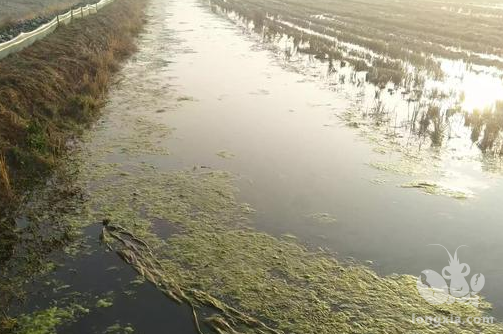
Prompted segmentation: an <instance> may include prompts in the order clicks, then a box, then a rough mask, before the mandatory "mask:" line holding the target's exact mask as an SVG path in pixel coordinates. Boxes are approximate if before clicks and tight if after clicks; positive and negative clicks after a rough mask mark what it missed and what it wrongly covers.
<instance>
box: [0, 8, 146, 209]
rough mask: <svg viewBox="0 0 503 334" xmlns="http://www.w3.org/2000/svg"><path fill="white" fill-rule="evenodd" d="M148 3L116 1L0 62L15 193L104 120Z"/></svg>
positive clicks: (4, 143)
mask: <svg viewBox="0 0 503 334" xmlns="http://www.w3.org/2000/svg"><path fill="white" fill-rule="evenodd" d="M145 2H146V0H120V1H116V2H115V3H113V4H111V5H109V6H107V7H105V8H104V9H103V10H102V11H100V12H99V13H98V14H97V15H93V16H89V17H87V18H85V19H81V20H77V21H75V22H74V23H72V24H71V25H69V26H65V27H61V28H59V29H58V30H57V31H56V32H55V33H53V34H52V35H50V36H48V37H47V38H45V39H43V40H41V41H39V42H37V43H35V44H34V45H33V46H31V47H29V48H27V49H25V50H23V51H22V52H20V53H18V54H15V55H11V56H9V57H7V58H5V59H3V60H1V61H0V154H1V155H2V157H3V158H2V159H3V160H2V161H3V162H2V166H3V167H4V170H5V171H9V173H10V179H7V178H6V179H7V180H10V181H9V182H8V186H9V188H10V189H11V193H14V194H15V193H16V192H18V190H20V189H25V188H26V187H30V186H31V185H32V183H33V181H32V180H33V179H37V177H38V178H40V177H41V176H43V175H46V174H47V173H48V172H49V171H50V170H51V167H52V166H53V165H54V164H55V162H56V161H57V158H58V156H59V155H60V154H61V153H62V152H63V151H64V146H65V145H64V144H65V142H66V140H67V138H68V137H69V136H72V135H74V134H75V133H76V132H78V131H79V130H80V129H81V127H82V126H83V125H86V124H89V123H90V122H91V121H92V120H94V119H95V118H96V116H97V115H98V114H99V107H100V105H101V104H102V102H103V100H104V98H105V96H106V93H107V89H108V88H109V86H110V83H111V78H112V76H113V73H114V72H116V71H117V70H118V69H119V64H120V62H121V61H122V60H124V58H126V57H127V56H128V55H130V54H131V53H132V52H133V51H134V50H135V44H134V37H135V35H136V34H137V33H138V32H139V30H140V28H141V26H142V24H143V19H144V18H143V7H144V5H145ZM5 175H7V176H9V175H8V173H6V174H5ZM2 180H4V178H3V176H2ZM2 182H3V183H2V184H4V185H6V184H7V183H5V181H2ZM1 204H2V203H0V207H1V206H2V205H1Z"/></svg>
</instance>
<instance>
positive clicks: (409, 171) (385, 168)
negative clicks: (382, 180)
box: [368, 159, 425, 175]
mask: <svg viewBox="0 0 503 334" xmlns="http://www.w3.org/2000/svg"><path fill="white" fill-rule="evenodd" d="M368 165H369V166H370V167H373V168H375V169H377V170H379V171H382V172H391V173H395V174H399V175H418V174H423V173H425V170H424V169H423V168H422V167H421V166H419V165H417V163H416V162H414V161H410V160H406V159H402V160H400V161H393V162H385V161H375V162H370V163H369V164H368Z"/></svg>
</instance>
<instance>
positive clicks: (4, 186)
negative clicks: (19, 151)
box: [0, 154, 12, 199]
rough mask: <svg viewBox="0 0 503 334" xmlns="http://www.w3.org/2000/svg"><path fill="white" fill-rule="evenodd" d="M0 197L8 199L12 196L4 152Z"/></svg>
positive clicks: (0, 169)
mask: <svg viewBox="0 0 503 334" xmlns="http://www.w3.org/2000/svg"><path fill="white" fill-rule="evenodd" d="M0 197H4V198H7V199H8V198H11V197H12V187H11V185H10V177H9V171H8V168H7V162H6V161H5V156H4V155H3V154H0Z"/></svg>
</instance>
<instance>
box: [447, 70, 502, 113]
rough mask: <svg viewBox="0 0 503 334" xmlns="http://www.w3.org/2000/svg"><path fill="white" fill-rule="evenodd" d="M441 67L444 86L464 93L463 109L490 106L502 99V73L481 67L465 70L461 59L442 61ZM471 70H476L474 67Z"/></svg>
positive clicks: (470, 109)
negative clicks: (443, 74)
mask: <svg viewBox="0 0 503 334" xmlns="http://www.w3.org/2000/svg"><path fill="white" fill-rule="evenodd" d="M442 69H443V70H444V72H445V73H446V74H447V81H446V87H448V89H449V90H455V91H457V92H459V93H464V102H463V103H462V107H463V110H464V111H467V112H470V113H471V112H473V110H475V109H479V110H483V109H485V108H488V107H490V108H492V107H493V106H494V104H495V102H496V101H498V100H503V79H502V76H503V74H502V73H501V72H500V71H497V70H494V71H492V70H491V69H490V68H487V67H481V69H482V70H481V71H480V72H479V71H470V70H467V65H466V63H464V62H462V61H443V62H442ZM473 70H478V69H476V68H474V69H473Z"/></svg>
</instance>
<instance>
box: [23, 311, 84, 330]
mask: <svg viewBox="0 0 503 334" xmlns="http://www.w3.org/2000/svg"><path fill="white" fill-rule="evenodd" d="M88 312H89V310H87V309H85V308H83V307H81V306H78V305H73V306H71V307H68V308H59V307H51V308H48V309H45V310H42V311H37V312H34V313H32V314H30V315H27V314H23V315H21V316H19V317H18V318H17V326H16V327H15V331H14V333H16V334H56V329H57V327H58V326H60V325H62V324H64V323H67V322H71V321H73V320H75V319H76V318H77V317H78V316H81V315H83V314H86V313H88Z"/></svg>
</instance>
